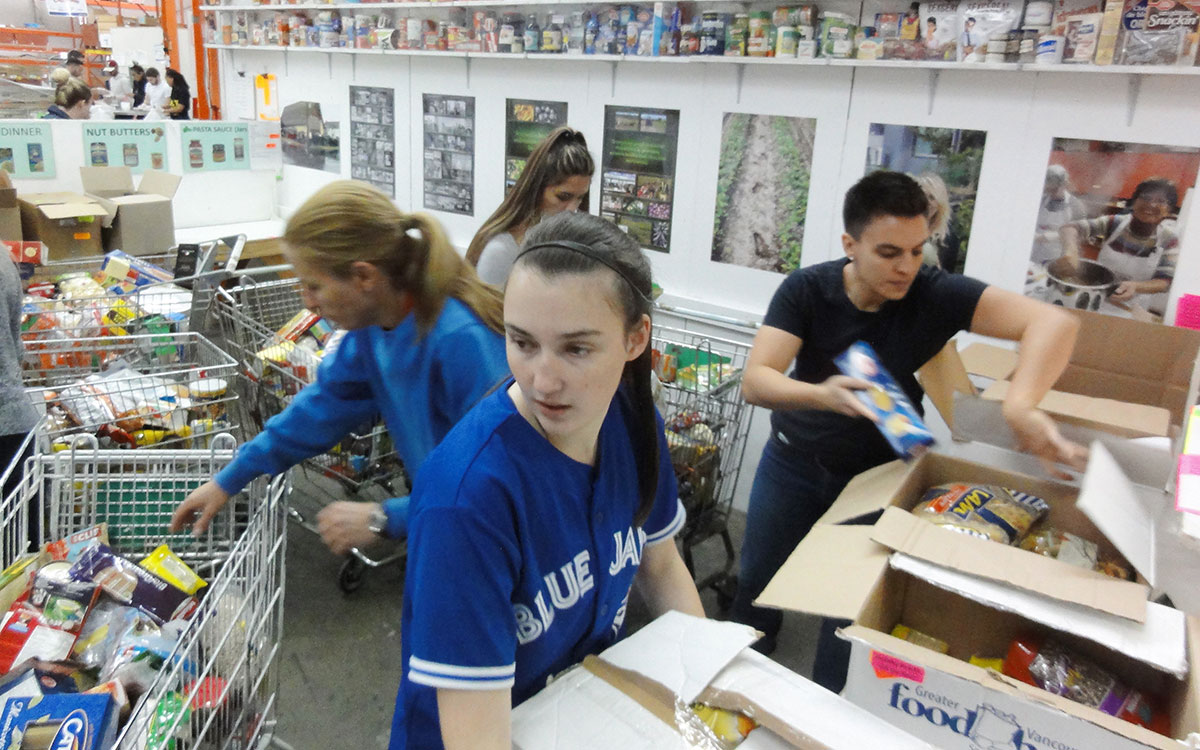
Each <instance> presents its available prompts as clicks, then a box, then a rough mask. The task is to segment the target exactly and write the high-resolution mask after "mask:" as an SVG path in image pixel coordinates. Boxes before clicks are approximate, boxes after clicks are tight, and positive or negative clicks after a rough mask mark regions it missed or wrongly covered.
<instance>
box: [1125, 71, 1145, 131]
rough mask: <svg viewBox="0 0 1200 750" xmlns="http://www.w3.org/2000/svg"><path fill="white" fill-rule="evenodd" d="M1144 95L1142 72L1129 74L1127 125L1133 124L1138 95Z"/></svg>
mask: <svg viewBox="0 0 1200 750" xmlns="http://www.w3.org/2000/svg"><path fill="white" fill-rule="evenodd" d="M1141 95H1142V74H1141V73H1133V74H1131V75H1130V76H1129V90H1128V96H1127V97H1126V106H1127V109H1126V111H1125V125H1126V127H1129V126H1132V125H1133V114H1134V112H1135V111H1137V103H1138V97H1140V96H1141Z"/></svg>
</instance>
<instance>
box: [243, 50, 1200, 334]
mask: <svg viewBox="0 0 1200 750" xmlns="http://www.w3.org/2000/svg"><path fill="white" fill-rule="evenodd" d="M231 63H232V64H231ZM468 64H469V70H468ZM222 65H223V72H224V74H225V75H224V85H226V86H229V85H233V82H234V81H237V82H238V85H245V86H249V85H252V84H251V83H250V81H251V75H250V74H252V73H259V72H272V73H274V74H276V75H277V76H279V98H280V101H281V102H283V103H284V104H287V103H290V102H293V101H299V100H312V101H317V102H320V104H321V107H322V111H323V113H324V116H325V117H326V119H332V120H340V121H341V123H342V175H340V176H347V177H348V176H349V155H350V154H349V136H348V134H349V126H348V123H347V120H346V116H347V101H348V86H349V84H351V83H357V84H361V85H370V86H387V87H392V88H395V90H396V102H397V104H396V106H397V117H396V139H397V144H398V150H397V154H396V175H397V180H398V181H399V184H398V185H397V187H396V202H397V203H398V204H399V205H400V206H401V207H403V208H406V209H410V210H423V209H422V207H421V198H422V193H421V172H420V169H419V167H420V159H421V137H422V132H421V117H420V106H421V95H422V94H423V93H432V94H466V95H471V96H474V97H475V104H476V122H477V126H476V133H477V136H476V157H475V171H476V180H475V203H476V207H475V216H473V217H463V216H459V215H455V214H447V213H438V214H437V216H438V218H439V219H441V220H442V222H443V223H444V224H445V225H446V228H447V231H448V232H449V233H450V236H451V238H452V239H453V240H454V242H455V243H456V244H457V245H459V246H460V247H465V246H466V244H467V243H468V242H469V241H470V238H471V236H472V235H473V234H474V232H475V230H476V229H477V227H478V226H479V224H480V223H482V221H483V220H484V219H485V218H486V217H487V215H488V214H489V213H490V212H491V210H492V209H493V208H494V207H495V206H497V205H498V204H499V202H500V200H501V197H502V192H503V187H502V186H503V175H502V170H503V145H504V144H503V139H504V126H503V113H504V104H505V99H506V98H509V97H512V98H540V99H552V100H560V101H566V102H567V103H568V104H569V106H570V112H569V114H570V117H569V119H570V122H571V124H572V125H573V126H575V127H577V128H579V129H581V130H583V131H584V133H585V134H586V135H587V136H588V138H589V142H590V143H591V144H592V149H593V153H594V154H595V155H596V156H597V158H599V157H600V148H601V141H602V134H603V118H604V106H605V105H606V104H620V105H633V106H653V107H665V108H673V109H679V110H680V148H679V157H678V163H677V167H676V175H677V176H676V192H675V218H674V222H673V232H674V237H673V239H672V252H671V253H670V254H660V253H650V256H651V259H652V261H653V263H654V268H655V273H656V274H657V276H658V279H659V282H660V283H661V284H662V285H663V286H664V288H666V289H667V291H668V292H669V293H671V294H673V295H675V296H677V297H682V298H690V299H692V300H698V301H702V302H704V303H707V304H709V305H717V306H719V307H723V308H727V309H729V310H733V311H741V312H744V313H750V314H753V315H761V314H762V313H763V312H764V311H765V309H766V305H767V303H768V301H769V300H770V297H771V294H772V292H773V291H774V290H775V288H776V287H777V286H778V284H779V282H780V280H781V278H782V277H781V276H779V275H778V274H772V273H768V272H764V271H755V270H750V269H747V268H743V267H740V266H734V265H726V264H715V263H713V262H711V261H710V260H709V257H710V250H711V237H712V233H711V227H712V220H713V211H714V202H715V192H716V184H715V183H716V170H717V154H718V149H719V144H720V132H721V119H722V114H723V113H725V112H729V111H741V112H750V113H758V114H778V115H790V116H799V117H815V118H817V135H816V143H815V148H814V159H813V171H812V181H811V184H812V189H811V193H810V196H809V210H808V221H807V227H806V230H805V240H804V252H803V258H802V264H804V265H808V264H810V263H816V262H820V261H823V260H828V259H830V258H832V257H835V256H837V255H839V254H840V243H839V241H838V237H839V235H840V233H841V221H840V216H839V212H840V204H841V196H842V194H843V193H844V192H845V190H846V189H847V188H849V186H850V185H852V184H853V183H854V182H855V181H856V180H857V179H858V178H859V177H860V176H862V174H863V171H864V166H863V165H864V161H865V153H866V141H867V130H868V125H869V124H870V123H872V122H888V123H898V124H906V125H931V126H941V127H962V128H972V129H978V130H985V131H987V133H988V138H987V148H986V151H985V155H984V162H983V171H982V174H981V176H980V186H979V197H978V202H977V206H976V211H975V219H974V228H973V231H972V236H971V243H970V254H969V256H968V266H967V272H968V273H969V274H971V275H973V276H977V277H979V278H982V279H984V280H985V281H988V282H990V283H994V284H998V285H1001V286H1003V287H1006V288H1009V289H1013V290H1020V289H1021V286H1022V284H1023V281H1024V274H1025V266H1026V261H1027V259H1028V256H1029V247H1030V244H1031V242H1032V237H1033V227H1034V223H1035V220H1036V214H1037V201H1038V196H1039V195H1040V190H1041V183H1042V179H1043V177H1044V174H1045V167H1046V164H1047V159H1048V157H1049V152H1050V144H1051V141H1052V139H1053V138H1056V137H1072V138H1094V139H1106V140H1117V141H1140V142H1146V143H1164V144H1175V145H1188V146H1200V128H1197V127H1196V125H1195V123H1196V121H1197V117H1198V116H1200V112H1197V108H1196V103H1197V102H1200V76H1153V75H1148V76H1143V77H1142V81H1143V82H1142V84H1141V90H1140V94H1139V95H1138V97H1137V100H1136V106H1134V107H1133V110H1132V115H1133V116H1132V119H1131V121H1130V118H1129V113H1130V105H1129V102H1130V90H1129V81H1130V79H1131V78H1132V76H1128V75H1121V74H1089V73H1062V72H1054V73H1049V72H1046V73H1043V72H1034V71H1019V72H1015V71H1003V72H1001V71H981V70H977V69H976V70H967V69H964V70H953V69H951V70H942V71H940V72H939V73H936V74H934V73H931V72H930V71H928V70H916V69H903V68H885V67H879V68H849V67H824V66H822V67H813V66H789V65H778V66H773V65H771V64H764V65H746V66H745V70H744V74H743V76H742V80H741V84H740V88H739V85H738V67H739V66H735V65H719V64H709V65H701V64H675V65H672V64H654V63H648V62H641V61H628V62H621V63H611V62H607V61H597V60H587V59H586V58H584V59H580V58H564V57H561V56H555V57H547V58H544V59H537V58H534V59H513V60H507V59H503V58H476V59H472V60H470V61H469V63H468V60H466V59H464V58H459V57H451V56H445V57H439V56H436V55H428V56H407V55H394V56H375V55H328V54H324V53H320V52H315V51H308V50H306V51H292V52H287V53H284V52H260V51H245V52H243V51H240V50H239V51H232V52H226V53H224V60H223V63H222ZM234 69H237V70H245V71H246V72H247V75H246V77H244V78H237V77H235V76H232V71H233V70H234ZM931 87H933V91H932V93H931ZM224 96H225V97H228V94H227V93H226V94H225V95H224ZM405 143H407V144H409V147H408V149H405V148H404V147H403V144H405ZM414 167H416V168H414ZM406 174H407V175H408V176H409V177H408V179H407V180H405V179H404V175H406ZM338 176H339V175H332V174H329V173H322V172H317V171H314V170H309V169H301V168H296V167H289V166H285V167H284V174H283V180H282V183H281V186H280V206H281V213H282V214H283V215H285V216H286V215H287V213H288V211H290V210H292V209H294V208H295V207H296V206H298V205H299V204H300V203H301V202H302V201H303V200H304V199H305V198H306V197H307V196H308V195H310V194H311V193H312V192H313V191H314V190H316V189H317V188H318V187H320V186H321V185H323V184H325V183H326V182H328V181H329V180H331V179H336V178H337V177H338ZM598 189H599V174H597V175H596V179H595V182H594V185H593V192H594V194H596V193H598ZM1196 204H1197V201H1191V202H1190V203H1189V205H1188V206H1187V207H1186V215H1185V216H1184V217H1182V218H1183V221H1184V222H1185V223H1197V222H1200V218H1197V217H1195V214H1196V213H1197V211H1198V210H1200V207H1198V206H1197V205H1196ZM1183 239H1184V245H1183V248H1182V252H1181V261H1180V265H1179V271H1178V276H1177V283H1176V284H1175V286H1174V294H1175V296H1177V295H1178V294H1179V293H1181V292H1187V291H1193V292H1195V291H1200V232H1192V233H1190V234H1188V233H1184V238H1183Z"/></svg>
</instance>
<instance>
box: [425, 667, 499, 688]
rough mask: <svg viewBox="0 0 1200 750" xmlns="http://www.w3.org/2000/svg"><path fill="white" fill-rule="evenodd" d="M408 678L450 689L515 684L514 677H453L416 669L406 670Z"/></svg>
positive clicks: (431, 685) (427, 684)
mask: <svg viewBox="0 0 1200 750" xmlns="http://www.w3.org/2000/svg"><path fill="white" fill-rule="evenodd" d="M408 679H409V681H410V682H414V683H416V684H418V685H424V686H426V687H431V688H449V689H451V690H503V689H505V688H511V687H512V686H513V685H515V684H516V678H515V677H495V678H489V679H478V680H469V679H463V678H455V677H443V676H441V675H433V674H428V673H426V672H421V671H418V670H416V669H410V670H408Z"/></svg>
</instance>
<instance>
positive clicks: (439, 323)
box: [171, 180, 508, 554]
mask: <svg viewBox="0 0 1200 750" xmlns="http://www.w3.org/2000/svg"><path fill="white" fill-rule="evenodd" d="M283 245H284V255H285V257H286V258H287V259H288V262H290V263H291V264H292V266H293V267H294V268H295V271H296V275H297V276H298V277H299V279H300V285H301V290H302V292H301V296H302V298H303V301H304V305H305V307H307V308H309V309H310V310H312V311H314V312H317V313H319V314H320V315H322V316H323V317H325V318H327V319H329V320H331V321H332V322H333V323H335V324H336V325H337V326H338V327H339V328H343V329H346V331H347V332H346V335H345V336H344V337H343V338H342V340H341V342H340V343H339V344H338V345H337V347H336V348H335V349H332V350H331V351H330V353H328V354H327V355H326V356H325V359H324V360H323V361H322V362H321V366H320V367H319V368H318V370H317V379H316V382H314V383H313V384H312V385H309V386H308V387H306V388H305V389H304V390H302V391H300V393H299V394H298V395H297V396H296V398H295V399H294V400H293V401H292V403H291V404H290V405H289V406H288V408H287V409H285V410H284V411H283V413H281V414H279V415H277V416H275V417H274V418H272V419H271V420H270V421H269V422H267V424H266V427H265V429H264V430H263V431H262V432H261V433H260V434H259V435H258V436H257V437H255V438H254V439H253V440H251V441H250V442H249V443H247V444H246V445H244V446H242V447H241V449H240V450H239V451H238V453H237V456H236V457H235V458H234V460H233V461H232V462H231V463H230V464H229V465H228V466H227V467H225V468H224V469H223V470H222V471H221V472H220V473H219V474H217V476H216V477H215V479H214V480H213V481H210V482H207V483H206V484H204V485H202V486H200V487H199V488H197V489H196V490H195V491H194V492H193V493H192V494H190V495H189V496H188V497H187V498H186V499H185V500H184V501H183V502H182V503H180V505H179V507H178V508H177V509H176V511H175V514H174V518H173V519H172V522H171V530H172V531H178V530H179V529H181V528H182V527H183V526H185V525H187V524H188V523H191V522H192V520H193V517H194V516H199V518H198V519H197V520H196V521H195V529H196V531H197V532H200V531H203V530H204V529H205V528H207V527H208V524H209V522H210V521H211V519H212V517H213V516H214V515H215V514H216V513H217V511H219V510H220V509H221V508H222V507H223V506H224V505H225V503H226V502H228V500H229V497H230V496H231V495H233V494H236V493H237V492H239V491H240V490H241V489H242V488H243V487H245V486H246V485H247V484H249V483H250V480H252V479H254V478H255V477H256V476H258V475H259V474H264V473H266V474H278V473H280V472H283V471H286V470H287V469H288V468H289V467H291V466H294V465H295V464H297V463H299V462H300V461H302V460H304V459H305V458H308V457H310V456H315V455H317V454H318V453H321V452H323V451H326V450H328V449H329V448H330V447H332V446H333V445H335V444H336V443H337V442H338V441H339V440H341V439H343V438H344V437H345V436H346V434H347V433H349V432H350V431H351V430H353V429H354V428H355V427H358V426H360V425H362V424H363V423H365V422H369V421H370V420H371V418H372V417H373V415H375V414H382V415H383V420H384V423H385V424H386V425H387V427H388V431H389V433H390V435H391V437H392V440H393V442H394V443H395V445H396V451H397V452H398V453H399V454H400V459H401V460H402V461H403V462H404V464H405V466H406V467H407V468H408V471H409V474H410V476H413V477H416V476H417V475H418V474H419V469H420V467H421V465H422V464H423V463H424V461H425V456H426V455H427V454H428V453H429V451H431V450H433V447H434V446H435V445H437V444H438V442H440V441H441V439H442V438H443V437H445V435H446V433H447V432H449V431H450V428H451V427H453V426H454V424H455V423H456V422H458V420H459V419H461V418H462V416H463V415H464V414H466V413H467V411H469V410H470V408H471V407H472V406H474V405H475V404H476V403H478V402H479V400H480V399H481V398H482V397H483V396H484V395H485V394H486V393H487V392H488V391H489V390H490V389H491V388H494V387H495V386H496V384H497V383H499V382H500V381H501V379H502V378H504V377H505V376H506V375H507V374H508V366H507V365H506V363H505V361H504V338H503V336H502V335H501V334H502V332H503V308H502V304H501V299H500V294H499V292H497V291H496V290H495V289H493V288H492V287H490V286H489V285H487V284H484V283H483V282H482V281H480V280H479V277H478V276H476V275H475V271H474V270H473V269H472V268H471V267H470V266H469V265H467V263H466V261H464V260H463V259H462V257H461V256H459V254H458V252H457V251H456V250H455V249H454V247H453V246H451V245H450V243H449V241H448V240H447V239H446V236H445V234H444V233H443V232H442V229H441V227H440V226H438V223H437V221H435V220H434V219H433V218H432V217H430V216H428V215H425V214H405V213H402V212H401V211H400V210H399V209H398V208H396V205H395V204H394V203H392V201H391V199H390V198H388V197H387V196H386V195H384V194H383V193H382V192H380V191H379V190H376V189H375V188H372V187H370V186H368V185H364V184H363V183H361V182H353V181H351V180H341V181H337V182H333V183H330V184H328V185H326V186H325V187H323V188H321V189H320V190H318V191H317V192H316V193H314V194H313V196H312V197H311V198H309V199H308V200H307V201H305V203H304V204H303V205H302V206H301V207H300V208H299V209H298V210H297V211H296V213H294V214H292V216H291V218H289V219H288V223H287V229H286V230H285V231H284V235H283ZM407 516H408V498H392V499H390V500H388V501H387V502H385V503H383V504H382V506H380V505H377V504H375V503H363V502H347V501H342V502H336V503H330V504H329V505H327V506H326V507H325V508H323V509H322V510H321V513H320V515H319V516H318V517H317V523H318V529H319V531H320V532H321V537H322V539H323V540H324V541H325V543H326V545H327V546H328V547H329V548H330V549H331V550H332V551H333V552H334V553H335V554H343V553H345V552H347V551H349V549H350V548H352V547H365V546H367V545H369V544H371V543H372V542H374V541H376V540H377V539H378V537H379V536H389V537H393V538H395V537H401V536H403V535H404V531H405V526H406V523H407Z"/></svg>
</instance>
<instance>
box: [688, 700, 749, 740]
mask: <svg viewBox="0 0 1200 750" xmlns="http://www.w3.org/2000/svg"><path fill="white" fill-rule="evenodd" d="M692 711H693V712H695V714H696V715H697V716H699V717H700V721H702V722H704V725H705V726H707V727H708V728H709V729H711V730H712V731H713V734H714V735H716V737H717V739H718V740H720V741H721V742H728V743H738V742H741V741H742V740H744V739H746V735H748V734H750V732H751V730H753V729H754V728H755V727H757V726H758V722H756V721H755V720H754V719H751V718H750V717H749V716H746V715H745V714H741V713H738V712H736V711H727V710H725V709H723V708H714V707H712V706H707V705H705V704H703V703H693V704H692Z"/></svg>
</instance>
